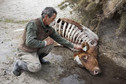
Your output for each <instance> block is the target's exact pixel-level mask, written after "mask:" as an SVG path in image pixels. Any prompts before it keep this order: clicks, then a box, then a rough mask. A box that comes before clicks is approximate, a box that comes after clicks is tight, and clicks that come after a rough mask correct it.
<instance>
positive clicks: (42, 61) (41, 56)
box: [39, 53, 50, 64]
mask: <svg viewBox="0 0 126 84" xmlns="http://www.w3.org/2000/svg"><path fill="white" fill-rule="evenodd" d="M47 55H48V54H46V53H41V55H39V60H40V63H41V64H50V62H49V61H46V60H44V59H43V57H45V56H47Z"/></svg>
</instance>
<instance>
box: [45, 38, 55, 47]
mask: <svg viewBox="0 0 126 84" xmlns="http://www.w3.org/2000/svg"><path fill="white" fill-rule="evenodd" d="M45 41H46V45H51V44H53V43H54V40H53V39H51V38H47V39H46V40H45Z"/></svg>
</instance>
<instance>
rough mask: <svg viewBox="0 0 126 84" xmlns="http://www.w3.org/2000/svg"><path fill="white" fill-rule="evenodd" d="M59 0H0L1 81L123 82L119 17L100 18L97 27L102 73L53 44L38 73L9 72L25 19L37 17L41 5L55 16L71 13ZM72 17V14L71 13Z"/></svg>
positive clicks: (124, 47) (125, 63)
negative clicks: (93, 72)
mask: <svg viewBox="0 0 126 84" xmlns="http://www.w3.org/2000/svg"><path fill="white" fill-rule="evenodd" d="M61 2H62V0H52V1H51V2H50V0H37V1H33V0H0V47H1V49H0V84H126V52H125V51H126V38H125V36H126V32H124V33H123V34H122V35H121V36H119V37H117V36H116V35H115V30H116V29H117V28H118V24H119V18H117V19H114V18H111V19H106V20H104V21H102V23H101V25H100V27H99V30H98V36H99V44H98V46H99V54H98V61H99V64H100V67H101V69H102V73H101V74H99V75H97V76H92V75H91V74H90V73H89V72H88V71H87V70H86V69H84V68H81V67H79V66H78V65H77V64H76V62H75V61H74V60H73V54H74V52H73V51H71V50H70V49H68V48H65V47H55V48H54V49H53V50H52V51H51V53H50V54H49V55H48V56H47V57H45V59H47V60H49V61H50V62H51V64H49V65H42V69H41V71H39V72H37V73H30V72H24V73H22V74H21V76H19V77H17V76H14V75H13V73H12V69H13V63H14V61H15V60H16V55H17V47H18V44H19V42H20V39H21V35H22V31H23V29H24V28H25V26H26V24H27V22H28V21H29V20H31V19H34V18H38V17H40V14H41V10H42V8H44V7H46V6H53V7H55V8H56V10H58V17H68V18H70V17H73V16H72V15H70V13H69V12H68V11H70V9H69V8H67V9H66V10H62V11H61V10H59V9H58V7H57V5H58V4H59V3H61ZM74 17H75V16H74Z"/></svg>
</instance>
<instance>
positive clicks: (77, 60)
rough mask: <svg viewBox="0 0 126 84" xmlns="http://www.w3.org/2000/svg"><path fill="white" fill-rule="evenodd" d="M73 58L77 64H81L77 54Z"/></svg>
mask: <svg viewBox="0 0 126 84" xmlns="http://www.w3.org/2000/svg"><path fill="white" fill-rule="evenodd" d="M74 60H76V62H77V63H78V64H80V65H82V63H81V61H80V59H79V57H78V56H76V57H75V58H74Z"/></svg>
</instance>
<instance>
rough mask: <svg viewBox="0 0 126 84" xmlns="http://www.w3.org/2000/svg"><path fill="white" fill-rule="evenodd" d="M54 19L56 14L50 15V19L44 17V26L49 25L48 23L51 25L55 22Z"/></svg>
mask: <svg viewBox="0 0 126 84" xmlns="http://www.w3.org/2000/svg"><path fill="white" fill-rule="evenodd" d="M55 18H56V14H55V13H54V14H53V15H52V17H50V18H49V16H48V15H47V16H46V17H45V25H49V24H50V23H52V22H53V21H54V20H55Z"/></svg>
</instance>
